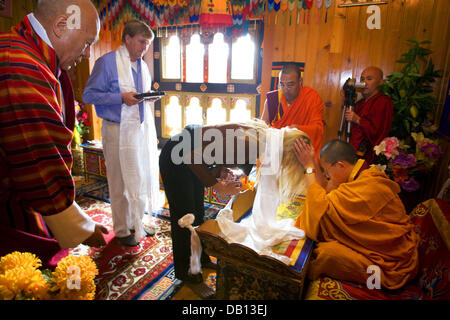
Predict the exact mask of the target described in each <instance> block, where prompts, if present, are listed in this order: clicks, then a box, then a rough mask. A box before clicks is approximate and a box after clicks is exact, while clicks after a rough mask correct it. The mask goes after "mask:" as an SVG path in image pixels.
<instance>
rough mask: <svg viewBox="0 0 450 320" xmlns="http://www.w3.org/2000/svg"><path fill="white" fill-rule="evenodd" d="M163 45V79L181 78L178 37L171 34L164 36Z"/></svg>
mask: <svg viewBox="0 0 450 320" xmlns="http://www.w3.org/2000/svg"><path fill="white" fill-rule="evenodd" d="M163 41H164V45H163V48H164V50H163V55H162V59H163V63H162V65H163V69H162V74H163V78H165V79H181V44H180V38H178V36H176V35H173V36H171V37H170V38H166V39H165V40H163Z"/></svg>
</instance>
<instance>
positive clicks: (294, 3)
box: [288, 0, 297, 25]
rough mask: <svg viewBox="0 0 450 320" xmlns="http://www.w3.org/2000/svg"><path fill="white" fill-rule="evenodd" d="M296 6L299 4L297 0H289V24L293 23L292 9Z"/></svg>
mask: <svg viewBox="0 0 450 320" xmlns="http://www.w3.org/2000/svg"><path fill="white" fill-rule="evenodd" d="M296 6H297V1H296V0H289V2H288V10H289V25H291V23H292V11H294V9H295V7H296Z"/></svg>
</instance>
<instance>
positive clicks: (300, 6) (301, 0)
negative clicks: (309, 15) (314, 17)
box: [297, 0, 303, 24]
mask: <svg viewBox="0 0 450 320" xmlns="http://www.w3.org/2000/svg"><path fill="white" fill-rule="evenodd" d="M302 7H303V0H297V24H299V23H300V10H302Z"/></svg>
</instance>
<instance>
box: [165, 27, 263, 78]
mask: <svg viewBox="0 0 450 320" xmlns="http://www.w3.org/2000/svg"><path fill="white" fill-rule="evenodd" d="M212 39H213V40H212V41H211V40H206V41H210V43H208V44H205V43H204V42H202V38H201V36H200V35H199V34H198V33H194V34H193V35H191V36H184V37H181V38H180V36H178V34H174V35H172V36H170V37H168V38H162V40H161V46H162V48H161V51H162V58H161V76H162V77H161V78H162V79H161V80H162V81H164V80H169V81H170V80H172V81H173V80H178V81H180V82H186V83H203V82H206V83H223V84H224V83H233V82H237V83H239V82H245V83H256V80H257V79H256V64H255V62H256V37H255V36H254V35H250V33H247V35H245V36H240V37H238V38H237V39H234V40H231V39H230V38H228V37H225V36H224V34H223V33H221V32H217V33H215V34H214V37H213V38H212ZM206 49H207V50H206ZM205 63H206V64H205ZM205 71H206V74H205ZM205 80H207V81H205Z"/></svg>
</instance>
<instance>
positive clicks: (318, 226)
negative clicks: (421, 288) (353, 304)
mask: <svg viewBox="0 0 450 320" xmlns="http://www.w3.org/2000/svg"><path fill="white" fill-rule="evenodd" d="M362 163H364V160H359V161H358V162H357V164H356V165H355V168H354V170H353V171H354V172H352V175H350V179H349V181H348V182H347V183H343V184H341V185H340V186H339V187H338V188H337V189H335V190H333V191H331V192H329V193H328V194H327V193H326V191H325V189H323V188H322V187H321V186H320V185H319V184H317V183H314V184H312V185H311V186H310V187H309V188H308V190H307V193H306V202H305V206H304V209H303V211H302V213H301V214H300V216H299V217H298V218H297V221H296V226H297V227H299V228H301V229H303V230H304V231H305V233H306V236H307V237H309V238H311V239H313V240H314V241H316V242H318V243H317V248H316V249H315V250H314V253H313V257H314V258H313V260H312V261H311V263H310V266H309V268H310V269H309V272H308V277H309V278H310V279H311V280H314V279H317V278H318V277H319V276H322V275H328V276H330V277H333V278H335V279H339V280H347V281H353V282H358V283H363V284H366V282H367V279H368V278H369V277H370V276H371V275H372V272H371V273H367V267H368V266H370V265H376V266H378V267H379V268H380V275H381V277H380V283H381V286H382V287H384V288H387V289H398V288H400V287H402V286H403V285H404V284H405V283H406V282H408V281H409V280H412V279H413V278H414V277H415V275H416V273H417V269H418V251H417V247H418V241H419V239H418V236H417V235H416V233H415V232H414V229H413V225H412V224H411V223H410V219H409V216H408V215H407V214H406V212H405V209H404V206H403V204H402V202H401V200H400V198H399V197H398V195H397V193H398V192H399V191H400V189H399V186H398V184H397V183H395V182H394V181H392V180H390V179H388V178H387V177H386V175H385V174H384V173H383V172H381V171H379V170H378V169H377V168H376V167H371V168H369V169H367V170H363V171H360V174H359V175H357V176H356V174H355V173H356V172H358V171H359V169H360V168H361V165H362ZM353 176H356V178H354V177H353Z"/></svg>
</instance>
